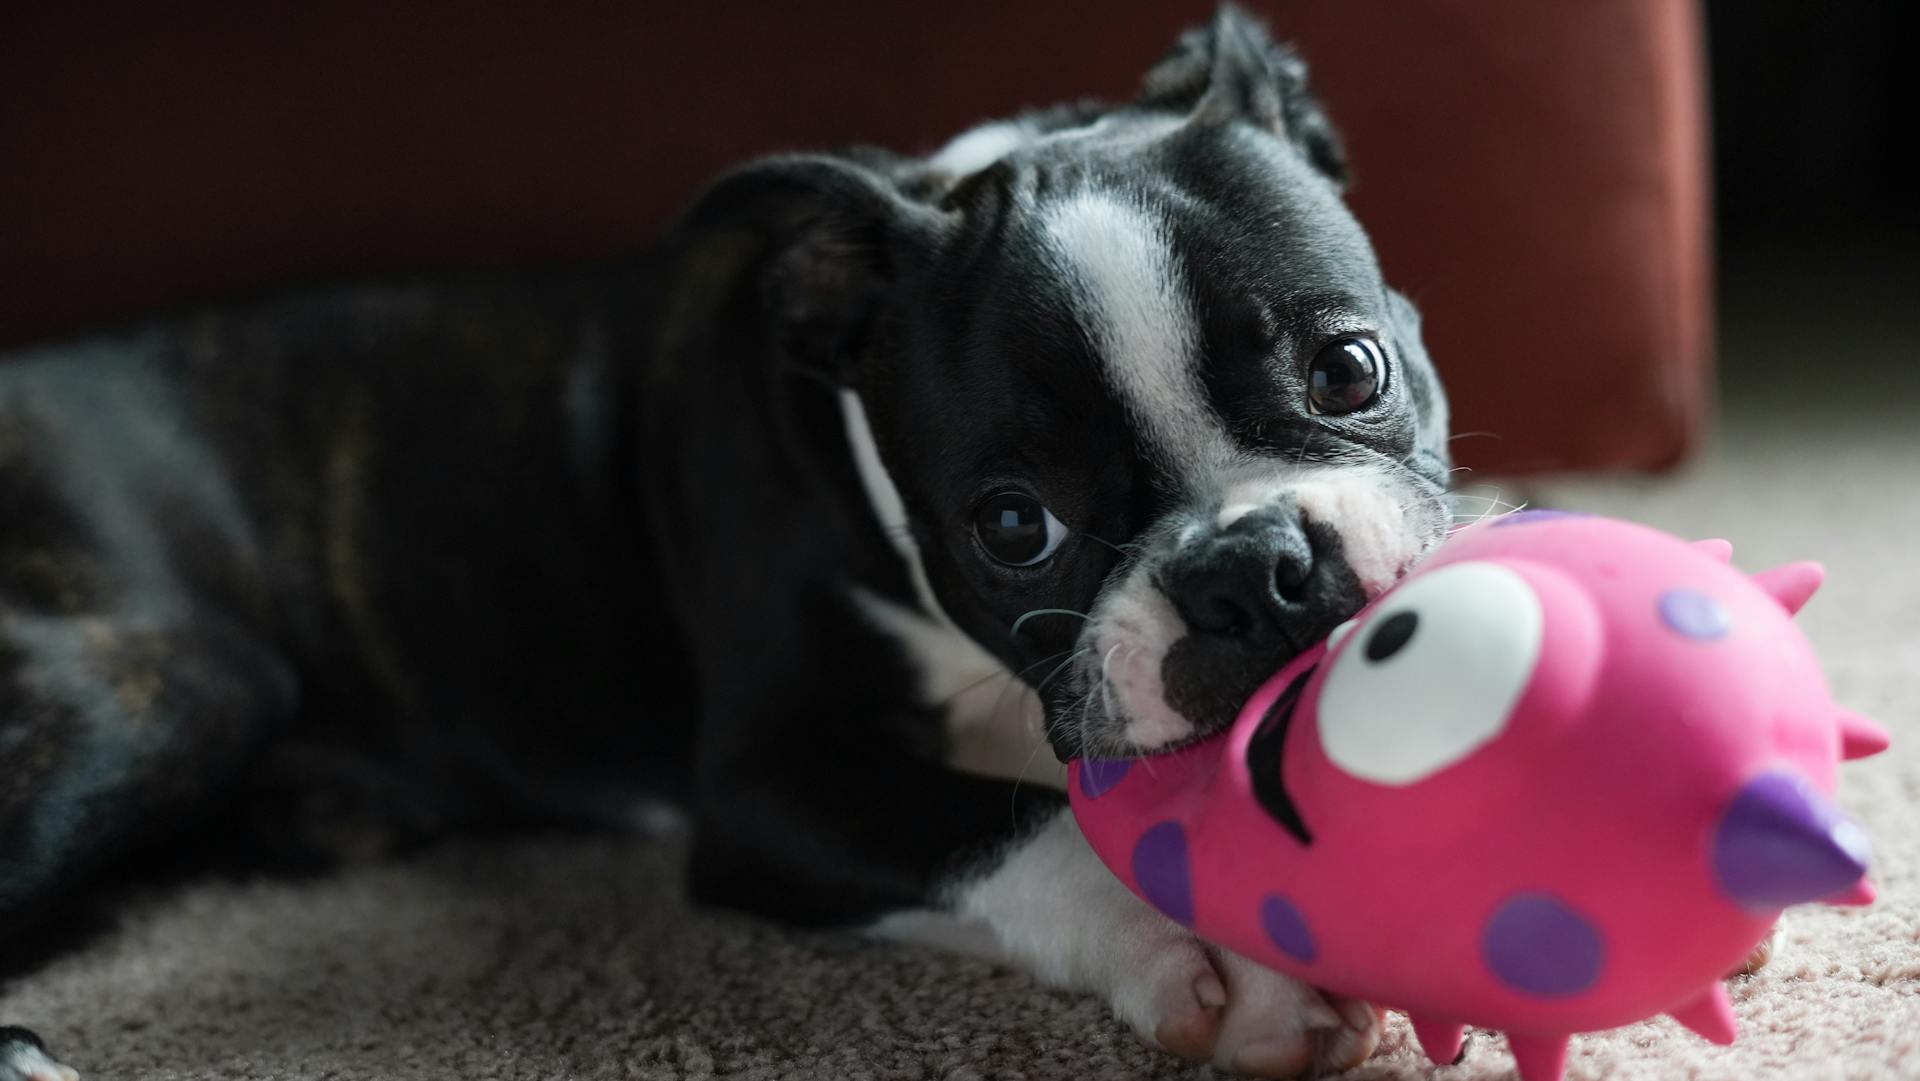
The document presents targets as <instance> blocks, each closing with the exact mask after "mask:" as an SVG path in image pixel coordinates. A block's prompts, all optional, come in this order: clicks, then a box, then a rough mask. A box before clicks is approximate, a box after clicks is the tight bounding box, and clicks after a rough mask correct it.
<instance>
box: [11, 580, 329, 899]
mask: <svg viewBox="0 0 1920 1081" xmlns="http://www.w3.org/2000/svg"><path fill="white" fill-rule="evenodd" d="M292 700H293V679H292V677H291V675H290V674H289V670H288V668H287V666H286V665H284V664H283V663H281V662H280V661H279V659H278V658H277V656H276V655H275V654H274V653H273V652H272V651H271V650H269V649H267V648H266V647H264V646H262V645H260V644H259V643H258V642H257V641H256V640H255V639H254V638H253V637H252V636H251V635H250V634H249V633H248V632H246V631H245V630H243V629H242V628H240V627H239V626H237V625H235V624H233V623H230V622H227V621H224V620H222V619H220V618H218V617H214V616H211V615H207V614H200V615H196V616H194V617H192V618H190V619H183V620H179V621H176V620H168V619H162V618H158V617H155V616H150V615H124V614H111V613H107V614H99V615H66V616H60V615H45V614H39V613H33V612H28V611H23V610H22V609H21V608H19V607H16V606H13V605H9V604H7V603H6V602H5V601H4V600H0V778H4V784H0V926H4V927H6V928H7V930H8V932H9V933H13V932H15V931H17V930H18V929H19V928H20V927H21V925H22V924H23V922H25V921H28V920H31V919H33V918H35V917H38V916H40V915H43V914H46V912H47V911H48V910H49V909H51V908H52V907H53V906H54V905H56V904H57V903H59V902H60V901H61V900H63V899H64V898H67V897H70V896H71V895H72V892H73V891H74V890H75V889H76V888H77V887H78V886H79V884H80V883H81V881H82V880H83V879H84V878H85V877H86V876H88V875H89V874H90V873H91V872H93V871H94V870H96V869H97V868H99V867H100V866H101V865H102V864H103V863H105V862H106V861H107V860H109V859H111V858H112V857H113V856H115V855H116V854H117V853H120V852H122V851H124V850H125V849H126V848H128V847H129V846H130V845H132V844H133V843H135V842H137V841H139V840H141V839H143V838H146V837H150V836H152V835H154V834H155V833H156V832H157V831H158V830H159V829H161V828H164V827H165V826H167V825H169V824H176V823H178V822H179V821H180V819H181V817H182V816H183V815H185V814H186V813H188V812H189V811H190V810H192V809H193V808H194V807H195V806H196V805H198V804H199V803H201V802H202V801H203V800H205V799H206V798H207V797H208V796H209V795H210V794H212V793H213V792H214V791H216V790H217V789H218V788H219V787H221V786H222V785H223V784H224V783H225V782H226V781H228V780H229V779H230V778H231V776H232V772H233V770H234V769H235V768H236V767H237V766H238V765H239V764H240V763H241V762H242V761H243V760H244V757H245V756H246V755H247V754H248V753H249V752H251V751H252V750H253V749H254V748H256V747H257V746H258V745H259V744H260V742H261V741H262V740H264V739H265V738H266V737H267V736H268V735H269V734H271V733H272V732H273V731H274V730H275V729H276V728H277V727H279V725H280V722H281V721H282V720H284V718H285V717H286V716H287V715H288V713H289V711H290V709H291V706H292Z"/></svg>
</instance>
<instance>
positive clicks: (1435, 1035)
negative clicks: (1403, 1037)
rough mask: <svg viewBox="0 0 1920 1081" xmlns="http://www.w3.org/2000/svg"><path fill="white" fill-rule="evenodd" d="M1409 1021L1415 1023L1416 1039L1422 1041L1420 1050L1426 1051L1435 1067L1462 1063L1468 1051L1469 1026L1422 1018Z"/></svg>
mask: <svg viewBox="0 0 1920 1081" xmlns="http://www.w3.org/2000/svg"><path fill="white" fill-rule="evenodd" d="M1409 1020H1411V1021H1412V1022H1413V1035H1414V1038H1415V1039H1417V1040H1419V1041H1420V1050H1422V1051H1425V1052H1426V1053H1427V1057H1428V1058H1429V1059H1432V1060H1433V1062H1434V1064H1435V1065H1437V1066H1451V1065H1453V1064H1454V1063H1456V1062H1459V1061H1460V1056H1461V1055H1462V1054H1464V1053H1465V1051H1466V1042H1467V1026H1465V1025H1461V1024H1456V1023H1454V1022H1452V1021H1434V1020H1431V1019H1428V1018H1421V1017H1414V1018H1409Z"/></svg>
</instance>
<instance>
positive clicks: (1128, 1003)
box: [1110, 935, 1380, 1077]
mask: <svg viewBox="0 0 1920 1081" xmlns="http://www.w3.org/2000/svg"><path fill="white" fill-rule="evenodd" d="M1169 937H1170V941H1167V942H1164V943H1160V944H1156V945H1154V946H1152V947H1151V948H1149V949H1147V950H1143V951H1142V954H1143V955H1142V956H1140V957H1138V958H1134V959H1132V963H1130V964H1123V965H1121V966H1120V967H1119V968H1118V969H1117V970H1116V971H1117V973H1118V983H1117V985H1116V986H1114V987H1113V988H1112V989H1111V990H1110V997H1111V1000H1112V1003H1113V1008H1114V1012H1115V1014H1117V1015H1118V1016H1119V1017H1120V1019H1121V1020H1123V1021H1125V1022H1126V1023H1127V1024H1128V1025H1130V1026H1131V1027H1132V1028H1133V1030H1134V1032H1135V1033H1137V1034H1138V1035H1139V1036H1140V1038H1141V1039H1143V1040H1145V1041H1146V1042H1147V1043H1149V1044H1151V1045H1153V1046H1156V1047H1159V1048H1162V1049H1164V1050H1167V1051H1171V1052H1173V1053H1174V1054H1176V1055H1180V1056H1181V1057H1183V1058H1189V1059H1195V1060H1198V1061H1202V1062H1211V1063H1213V1064H1214V1065H1216V1066H1222V1067H1226V1068H1228V1069H1231V1070H1235V1071H1237V1072H1239V1073H1243V1074H1249V1075H1252V1076H1255V1077H1299V1076H1302V1075H1304V1074H1307V1073H1311V1072H1326V1071H1334V1072H1337V1071H1341V1070H1346V1069H1350V1068H1352V1067H1354V1066H1357V1065H1359V1064H1360V1063H1361V1062H1363V1061H1365V1060H1366V1058H1367V1056H1368V1055H1370V1054H1372V1053H1373V1049H1374V1046H1375V1045H1376V1044H1377V1043H1379V1040H1380V1014H1379V1013H1378V1011H1376V1010H1375V1009H1374V1008H1373V1007H1372V1006H1370V1005H1368V1004H1367V1003H1364V1002H1357V1001H1353V1000H1348V999H1339V998H1334V997H1330V996H1326V995H1322V994H1321V993H1320V992H1319V991H1316V990H1314V989H1313V988H1311V987H1309V986H1307V985H1306V984H1304V983H1301V982H1300V981H1298V980H1296V979H1294V978H1292V977H1291V976H1287V975H1284V974H1282V973H1279V972H1275V971H1273V970H1272V969H1269V968H1263V967H1262V966H1260V965H1256V964H1254V963H1253V962H1251V961H1248V960H1246V959H1244V958H1242V957H1239V956H1237V955H1235V954H1232V953H1228V952H1226V951H1224V950H1219V949H1216V948H1213V947H1210V946H1207V945H1205V944H1204V943H1202V942H1201V941H1200V940H1198V939H1196V938H1193V937H1191V936H1188V935H1179V936H1169ZM1143 945H1145V944H1143Z"/></svg>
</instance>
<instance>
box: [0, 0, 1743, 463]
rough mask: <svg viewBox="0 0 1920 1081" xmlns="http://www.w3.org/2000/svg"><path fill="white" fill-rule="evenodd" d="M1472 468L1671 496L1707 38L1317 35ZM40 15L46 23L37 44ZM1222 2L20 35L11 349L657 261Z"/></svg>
mask: <svg viewBox="0 0 1920 1081" xmlns="http://www.w3.org/2000/svg"><path fill="white" fill-rule="evenodd" d="M1250 6H1252V7H1255V8H1256V9H1260V10H1263V11H1265V13H1267V14H1269V15H1270V16H1271V17H1272V18H1273V19H1274V21H1275V23H1276V24H1277V26H1278V27H1279V29H1280V30H1281V31H1282V33H1283V34H1285V35H1288V36H1292V37H1295V38H1296V39H1297V40H1298V41H1299V42H1300V43H1301V44H1302V47H1303V49H1304V51H1305V52H1306V54H1307V56H1308V59H1309V60H1310V61H1311V62H1312V63H1313V65H1314V67H1315V70H1316V71H1317V72H1318V75H1319V81H1320V84H1321V86H1322V88H1323V91H1324V93H1325V96H1326V97H1327V99H1328V100H1329V102H1330V105H1331V107H1332V109H1333V112H1334V115H1335V118H1336V120H1338V121H1339V122H1341V124H1342V125H1343V127H1344V128H1345V129H1346V132H1347V135H1348V142H1349V144H1350V148H1351V151H1352V154H1353V158H1354V161H1355V166H1356V170H1357V174H1358V178H1359V182H1358V186H1357V187H1356V188H1355V190H1354V195H1353V198H1354V200H1355V202H1356V203H1357V204H1358V207H1359V210H1360V213H1361V216H1362V219H1363V220H1364V221H1366V222H1367V223H1369V225H1370V227H1371V228H1372V230H1373V232H1374V234H1375V236H1376V239H1377V240H1378V242H1379V246H1380V249H1381V252H1382V256H1383V258H1384V260H1385V262H1386V266H1387V269H1388V272H1389V274H1390V276H1391V277H1392V278H1393V279H1394V280H1395V281H1396V282H1397V283H1398V284H1400V285H1401V286H1402V287H1403V288H1405V289H1407V290H1408V291H1409V292H1411V293H1412V294H1413V295H1414V296H1415V298H1416V299H1417V300H1418V301H1419V302H1420V303H1421V305H1422V306H1423V308H1424V309H1425V310H1426V313H1427V325H1428V331H1429V344H1430V345H1431V347H1432V350H1433V353H1434V356H1435V357H1436V359H1437V360H1438V361H1439V362H1440V364H1441V365H1442V367H1443V370H1444V371H1445V372H1446V373H1447V376H1448V379H1449V381H1450V384H1451V386H1452V388H1453V393H1454V397H1455V400H1456V427H1457V429H1458V430H1459V431H1462V432H1489V433H1493V436H1492V437H1488V438H1474V439H1467V440H1463V441H1461V442H1460V443H1459V444H1457V450H1458V453H1459V456H1460V458H1461V460H1462V461H1463V462H1464V463H1466V464H1470V465H1475V466H1479V467H1483V468H1484V467H1495V468H1498V469H1501V470H1510V471H1523V470H1538V469H1553V468H1570V467H1580V468H1591V467H1639V468H1646V467H1660V466H1665V465H1668V464H1671V463H1673V462H1674V461H1675V460H1676V459H1677V458H1678V457H1679V456H1680V455H1681V454H1682V453H1683V451H1684V450H1685V449H1686V448H1687V446H1688V445H1689V443H1690V441H1691V440H1692V439H1693V438H1694V436H1695V434H1696V433H1697V432H1698V431H1699V429H1700V425H1701V421H1702V417H1703V415H1704V413H1705V412H1706V405H1707V401H1708V390H1709V386H1710V380H1709V351H1710V349H1709V345H1710V342H1709V339H1710V333H1709V326H1710V322H1709V311H1708V281H1707V276H1708V265H1707V254H1706V246H1705V234H1706V214H1705V200H1706V178H1705V175H1704V172H1705V171H1704V164H1703V163H1704V160H1705V156H1704V152H1703V141H1704V133H1703V107H1702V85H1701V84H1702V59H1701V54H1700V33H1699V30H1700V28H1699V26H1698V22H1697V20H1698V12H1697V10H1696V9H1695V8H1694V7H1693V6H1692V5H1691V4H1687V3H1683V2H1680V0H1608V2H1607V3H1580V4H1560V3H1541V2H1539V0H1474V2H1472V3H1441V2H1416V0H1290V2H1275V3H1270V4H1253V5H1250ZM35 8H38V9H39V10H34V9H35ZM1207 10H1208V8H1207V6H1206V5H1203V4H1198V3H1154V4H1146V3H1139V4H1115V3H1095V2H1090V0H1063V2H1056V3H1043V4H1032V3H986V4H970V5H936V6H922V5H913V6H907V5H893V4H882V3H877V2H873V0H855V2H849V3H840V4H791V3H766V2H753V3H716V4H686V3H664V2H656V3H627V4H621V5H600V4H592V5H590V4H583V3H567V2H559V3H549V4H542V5H533V4H526V5H520V6H518V7H507V6H483V5H458V4H444V5H402V4H391V3H375V2H373V0H346V2H342V3H335V4H330V5H310V6H300V5H293V4H280V3H255V4H246V5H241V4H237V3H229V4H223V5H214V6H208V5H204V4H194V3H185V4H178V5H175V4H142V5H134V4H130V3H127V4H109V5H104V6H99V5H93V6H90V5H84V4H72V5H31V4H19V5H4V6H0V342H20V341H25V340H29V339H32V338H35V337H38V336H42V335H46V334H52V333H58V332H63V331H66V330H69V329H72V328H76V327H80V326H84V325H87V324H89V323H93V322H95V321H100V320H106V319H112V318H117V317H120V316H122V315H125V314H128V313H133V312H138V311H143V310H148V309H151V308H153V307H155V306H164V305H168V304H172V303H176V302H180V301H183V300H190V299H196V298H205V297H213V296H218V295H220V294H223V293H226V292H229V291H232V290H236V289H241V288H247V287H251V286H254V285H257V284H262V283H278V282H286V281H298V280H311V279H315V278H321V277H329V276H336V275H359V274H365V273H368V272H379V271H385V270H394V269H412V268H421V267H436V266H472V265H499V264H505V263H517V262H524V261H535V260H548V259H565V258H571V257H578V256H590V255H599V254H604V253H609V252H615V251H620V250H624V249H629V248H632V247H633V246H635V245H640V244H645V243H646V242H647V241H648V239H649V238H650V237H652V236H654V235H655V234H656V232H657V230H658V228H659V227H660V225H661V224H662V223H663V222H664V221H665V220H667V219H668V218H669V217H670V216H671V215H672V213H673V212H674V210H675V209H676V208H677V207H679V206H680V205H682V204H683V202H684V201H685V200H686V199H687V198H688V197H689V196H690V195H691V194H692V192H693V191H694V190H695V189H696V188H697V187H698V185H699V184H700V182H701V181H702V179H703V178H704V177H706V176H708V175H710V174H711V173H712V172H714V171H715V170H717V169H719V168H721V167H722V166H724V165H726V164H727V163H729V162H731V161H734V160H736V159H739V158H741V157H743V156H746V155H750V154H753V153H756V152H759V151H765V150H770V149H779V148H792V147H804V146H821V145H834V144H840V143H844V142H849V141H860V140H864V141H872V142H880V143H886V144H891V145H894V146H898V147H931V146H933V145H936V144H937V143H938V142H939V141H940V140H941V139H942V138H943V137H945V136H946V135H948V134H950V133H952V132H954V131H955V130H957V129H959V128H961V127H963V126H964V125H966V124H968V123H970V122H972V121H974V120H976V119H980V118H984V117H989V116H992V115H996V114H1000V113H1004V112H1006V111H1008V110H1011V109H1015V108H1017V107H1019V106H1022V105H1025V104H1033V103H1045V102H1050V101H1053V100H1056V99H1060V98H1066V97H1072V96H1079V95H1085V94H1098V95H1105V96H1123V95H1127V94H1129V93H1130V92H1131V90H1132V86H1133V84H1134V81H1135V80H1136V78H1137V77H1138V75H1139V74H1140V72H1142V71H1143V70H1144V69H1145V68H1146V67H1147V66H1148V65H1149V64H1150V63H1151V61H1152V60H1153V59H1154V58H1155V57H1156V56H1157V55H1158V54H1159V53H1160V51H1161V50H1162V49H1163V48H1165V46H1166V45H1167V44H1168V43H1169V42H1170V41H1171V40H1172V38H1173V36H1174V34H1175V32H1176V30H1177V29H1178V28H1179V27H1181V26H1182V25H1184V24H1187V23H1190V22H1193V21H1196V20H1199V19H1202V18H1204V17H1205V15H1206V13H1207Z"/></svg>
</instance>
